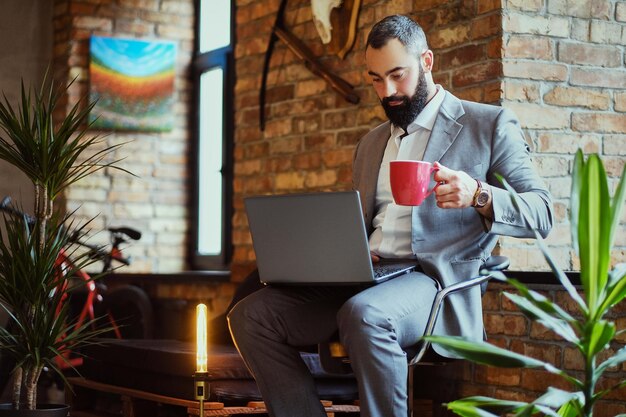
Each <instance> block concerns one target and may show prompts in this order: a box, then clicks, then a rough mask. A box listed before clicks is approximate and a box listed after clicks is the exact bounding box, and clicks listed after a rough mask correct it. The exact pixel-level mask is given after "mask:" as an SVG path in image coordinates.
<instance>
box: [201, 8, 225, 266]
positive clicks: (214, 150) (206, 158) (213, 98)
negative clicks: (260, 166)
mask: <svg viewBox="0 0 626 417" xmlns="http://www.w3.org/2000/svg"><path fill="white" fill-rule="evenodd" d="M196 4H197V9H196V10H197V14H196V16H197V19H196V35H197V36H196V45H195V51H196V53H195V55H194V63H193V82H194V104H195V109H196V110H195V111H194V112H193V115H194V120H193V129H194V131H195V135H194V138H195V141H194V144H195V146H194V147H193V148H192V159H193V164H194V169H193V179H194V181H193V196H194V198H193V210H192V213H193V221H192V223H191V225H192V226H191V230H192V233H191V235H192V239H191V252H192V255H191V265H192V267H193V268H194V269H225V268H226V267H227V265H228V262H229V261H230V255H231V249H230V248H231V243H230V241H231V233H230V230H231V225H230V221H231V212H232V203H231V200H232V198H231V196H232V143H233V121H232V114H233V103H232V97H233V94H234V88H233V85H234V62H233V53H232V52H233V38H234V35H233V33H234V25H233V16H234V13H233V11H234V9H233V2H232V0H197V3H196Z"/></svg>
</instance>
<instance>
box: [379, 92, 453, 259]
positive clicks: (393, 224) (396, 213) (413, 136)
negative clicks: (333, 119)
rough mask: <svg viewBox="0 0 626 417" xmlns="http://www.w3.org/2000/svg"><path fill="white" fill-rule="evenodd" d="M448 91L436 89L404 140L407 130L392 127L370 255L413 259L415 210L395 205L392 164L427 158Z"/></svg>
mask: <svg viewBox="0 0 626 417" xmlns="http://www.w3.org/2000/svg"><path fill="white" fill-rule="evenodd" d="M445 94H446V92H445V90H444V89H443V88H442V87H441V86H440V85H437V92H436V93H435V95H434V96H433V98H432V99H431V100H430V101H429V102H428V103H427V104H426V106H425V107H424V109H423V110H422V111H421V112H420V114H418V115H417V117H416V118H415V120H414V121H413V123H411V124H410V125H409V126H408V127H407V133H408V135H407V136H405V137H404V138H402V139H401V136H402V135H403V134H404V130H403V129H402V128H401V127H399V126H394V125H393V124H392V125H391V135H390V137H389V141H388V142H387V147H386V148H385V153H384V155H383V160H382V163H381V165H380V171H379V173H378V183H377V186H376V216H375V217H374V219H373V221H372V226H373V227H374V231H373V232H372V234H371V235H370V238H369V244H370V251H371V252H372V253H374V254H376V255H378V256H380V257H382V258H413V257H414V256H415V255H414V254H413V251H412V250H411V234H412V231H411V211H412V209H413V208H412V207H409V206H399V205H396V204H395V203H394V202H393V196H392V195H391V185H390V182H389V161H392V160H396V159H401V160H407V159H410V160H417V161H421V160H422V158H423V157H424V151H425V150H426V145H427V144H428V140H429V139H430V132H431V131H432V130H433V125H434V124H435V119H437V114H438V113H439V108H440V107H441V103H442V102H443V98H444V96H445Z"/></svg>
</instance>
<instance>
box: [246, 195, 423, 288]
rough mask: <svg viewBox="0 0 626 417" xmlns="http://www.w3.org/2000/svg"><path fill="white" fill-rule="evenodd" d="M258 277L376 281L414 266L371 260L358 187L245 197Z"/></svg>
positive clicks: (288, 280)
mask: <svg viewBox="0 0 626 417" xmlns="http://www.w3.org/2000/svg"><path fill="white" fill-rule="evenodd" d="M244 204H245V208H246V212H247V214H248V223H249V226H250V233H251V235H252V243H253V246H254V251H255V253H256V260H257V267H258V270H259V276H260V277H261V282H263V283H265V284H321V285H327V284H377V283H380V282H383V281H386V280H388V279H390V278H393V277H396V276H398V275H401V274H405V273H407V272H410V271H412V270H414V269H415V268H416V267H417V261H416V260H415V259H408V260H407V259H394V260H381V262H379V263H378V262H377V263H374V264H373V263H372V259H371V256H370V252H369V245H368V238H367V233H366V231H365V225H364V221H363V213H362V210H361V200H360V198H359V192H358V191H346V192H324V193H309V194H286V195H272V196H256V197H248V198H245V199H244Z"/></svg>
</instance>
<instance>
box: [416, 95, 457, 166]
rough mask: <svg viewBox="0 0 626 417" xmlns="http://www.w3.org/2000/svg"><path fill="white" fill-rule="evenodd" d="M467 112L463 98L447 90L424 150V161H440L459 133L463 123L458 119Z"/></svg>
mask: <svg viewBox="0 0 626 417" xmlns="http://www.w3.org/2000/svg"><path fill="white" fill-rule="evenodd" d="M463 114H465V111H464V110H463V106H462V105H461V100H459V99H458V98H456V97H454V96H453V95H452V94H450V93H449V92H447V91H446V96H445V97H444V99H443V102H442V103H441V107H440V109H439V114H438V115H437V119H436V120H435V124H434V125H433V131H432V132H431V134H430V139H429V140H428V144H427V145H426V150H425V151H424V161H428V162H435V161H439V160H440V159H441V158H442V157H443V155H444V154H445V153H446V152H447V151H448V149H449V148H450V146H451V145H452V143H454V141H455V139H456V138H457V136H458V135H459V132H460V131H461V129H462V128H463V125H462V124H460V123H459V122H457V119H458V118H459V117H461V116H462V115H463Z"/></svg>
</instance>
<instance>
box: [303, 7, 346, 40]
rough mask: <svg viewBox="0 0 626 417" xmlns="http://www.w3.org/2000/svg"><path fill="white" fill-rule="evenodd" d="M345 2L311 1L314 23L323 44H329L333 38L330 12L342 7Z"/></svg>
mask: <svg viewBox="0 0 626 417" xmlns="http://www.w3.org/2000/svg"><path fill="white" fill-rule="evenodd" d="M342 2H343V0H311V10H312V11H313V23H315V28H316V29H317V33H319V35H320V38H322V43H324V44H327V43H329V42H330V39H331V38H332V35H331V33H330V32H331V31H332V29H333V28H332V26H331V24H330V12H332V10H333V9H334V8H336V7H341V3H342Z"/></svg>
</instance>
